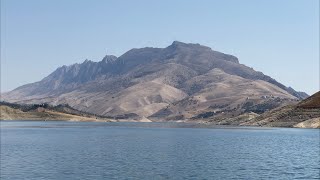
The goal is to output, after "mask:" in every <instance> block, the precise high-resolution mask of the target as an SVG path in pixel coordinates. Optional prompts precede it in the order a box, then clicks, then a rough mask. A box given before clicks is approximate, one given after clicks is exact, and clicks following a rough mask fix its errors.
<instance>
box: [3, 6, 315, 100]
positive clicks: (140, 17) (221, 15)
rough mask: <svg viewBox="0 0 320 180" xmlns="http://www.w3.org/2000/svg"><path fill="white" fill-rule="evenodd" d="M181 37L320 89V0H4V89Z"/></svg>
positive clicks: (288, 82)
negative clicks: (61, 69)
mask: <svg viewBox="0 0 320 180" xmlns="http://www.w3.org/2000/svg"><path fill="white" fill-rule="evenodd" d="M174 40H178V41H183V42H193V43H200V44H203V45H206V46H209V47H211V48H212V49H214V50H217V51H221V52H224V53H229V54H233V55H235V56H237V57H238V58H239V60H240V63H243V64H246V65H247V66H250V67H253V68H254V69H256V70H259V71H262V72H263V73H265V74H267V75H270V76H271V77H273V78H275V79H276V80H278V81H280V82H281V83H283V84H285V85H286V86H291V87H293V88H294V89H296V90H299V91H305V92H307V93H309V94H312V93H314V92H316V91H318V90H319V0H216V1H214V0H207V1H205V0H193V1H192V0H176V1H174V0H136V1H131V0H126V1H124V0H123V1H121V0H1V91H2V92H3V91H8V90H12V89H14V88H16V87H18V86H20V85H23V84H26V83H31V82H35V81H39V80H41V79H42V78H44V77H45V76H47V75H48V74H50V73H51V72H52V71H54V70H55V69H56V68H57V67H59V66H62V65H70V64H73V63H77V62H82V61H84V60H85V59H86V58H87V59H91V60H93V61H100V60H101V59H102V58H103V57H104V56H105V55H106V54H113V55H117V56H119V55H121V54H123V53H124V52H126V51H128V50H129V49H131V48H138V47H145V46H152V47H166V46H168V45H170V44H171V43H172V41H174Z"/></svg>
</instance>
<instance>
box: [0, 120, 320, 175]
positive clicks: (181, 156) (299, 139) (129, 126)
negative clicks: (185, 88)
mask: <svg viewBox="0 0 320 180" xmlns="http://www.w3.org/2000/svg"><path fill="white" fill-rule="evenodd" d="M0 123H1V164H0V165H1V171H0V173H1V175H0V179H2V180H6V179H14V180H16V179H46V180H47V179H59V180H60V179H319V178H320V175H319V173H320V147H319V145H320V144H319V143H320V140H319V138H320V137H319V136H320V134H319V130H312V129H285V128H243V127H241V128H236V127H214V126H212V127H210V126H204V125H189V124H176V123H97V122H91V123H87V122H57V121H56V122H35V121H32V122H22V121H10V122H7V121H1V122H0Z"/></svg>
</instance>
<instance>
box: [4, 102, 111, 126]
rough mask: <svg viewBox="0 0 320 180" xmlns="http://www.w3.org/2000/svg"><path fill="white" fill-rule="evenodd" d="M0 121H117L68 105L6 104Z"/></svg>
mask: <svg viewBox="0 0 320 180" xmlns="http://www.w3.org/2000/svg"><path fill="white" fill-rule="evenodd" d="M0 120H41V121H43V120H66V121H67V120H68V121H103V122H110V121H115V120H113V119H110V118H108V117H102V116H96V115H93V114H87V113H84V112H81V111H78V110H76V109H73V108H71V107H69V106H67V105H58V106H50V105H47V104H33V105H20V104H12V103H6V102H0Z"/></svg>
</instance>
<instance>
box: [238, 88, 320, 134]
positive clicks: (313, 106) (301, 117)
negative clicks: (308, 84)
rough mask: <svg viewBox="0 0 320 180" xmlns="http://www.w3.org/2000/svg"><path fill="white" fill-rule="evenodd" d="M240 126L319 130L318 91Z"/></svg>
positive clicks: (319, 96) (319, 94)
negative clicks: (293, 103)
mask: <svg viewBox="0 0 320 180" xmlns="http://www.w3.org/2000/svg"><path fill="white" fill-rule="evenodd" d="M240 124H241V123H240ZM241 125H258V126H276V127H302V128H320V91H319V92H317V93H315V94H314V95H312V96H310V97H309V98H307V99H305V100H303V101H301V102H299V103H298V104H296V105H290V106H284V107H280V108H276V109H274V110H272V111H269V112H265V113H263V114H261V115H260V116H258V117H256V118H252V119H251V120H250V121H247V122H243V123H242V124H241Z"/></svg>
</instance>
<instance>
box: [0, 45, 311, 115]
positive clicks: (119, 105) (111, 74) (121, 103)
mask: <svg viewBox="0 0 320 180" xmlns="http://www.w3.org/2000/svg"><path fill="white" fill-rule="evenodd" d="M232 83H235V85H234V84H232ZM250 86H252V89H250ZM239 87H241V88H242V89H241V88H239ZM228 88H229V89H228ZM230 88H234V92H233V91H231V89H230ZM246 88H248V89H247V90H246ZM159 89H160V90H161V91H158V90H159ZM221 89H224V90H225V92H228V93H223V92H219V91H220V90H221ZM212 90H214V91H212ZM139 91H144V92H143V93H139ZM246 91H248V92H249V91H250V92H251V91H252V92H251V94H250V93H248V92H246ZM171 94H173V95H174V96H171ZM219 94H220V95H219ZM196 96H201V97H200V98H198V99H201V98H203V99H202V100H197V101H196V102H197V103H199V104H201V108H199V107H194V108H195V109H193V111H194V114H192V113H191V114H188V113H186V114H185V115H184V116H183V118H186V117H188V118H191V117H193V116H197V115H198V114H197V113H200V112H201V113H203V112H202V111H208V108H209V107H210V106H211V105H210V103H214V101H215V100H217V101H219V102H220V101H221V100H219V98H223V97H224V98H227V97H231V96H237V97H236V98H230V99H229V101H227V100H226V101H225V102H223V103H225V104H229V106H230V107H229V108H231V104H232V103H233V101H239V104H240V105H239V106H241V107H242V105H243V103H244V102H245V100H246V98H248V97H250V96H252V97H253V99H257V100H256V101H255V102H254V103H258V101H259V103H261V102H263V101H265V100H264V99H263V98H262V96H270V97H271V96H277V97H279V98H280V99H282V101H283V103H291V101H295V100H296V99H303V98H305V96H306V95H305V94H303V93H300V92H297V91H295V90H293V89H292V88H289V87H286V86H284V85H283V84H281V83H279V82H277V81H276V80H274V79H273V78H271V77H269V76H266V75H264V74H263V73H262V72H258V71H255V70H254V69H253V68H250V67H247V66H245V65H243V64H240V63H239V60H238V58H237V57H235V56H232V55H228V54H224V53H221V52H218V51H213V50H212V49H211V48H209V47H206V46H202V45H200V44H187V43H183V42H179V41H174V42H173V43H172V44H171V45H169V46H168V47H166V48H151V47H146V48H138V49H131V50H129V51H127V52H126V53H124V54H123V55H121V56H119V57H116V56H112V55H106V56H105V57H104V58H103V59H102V60H101V61H99V62H93V61H90V60H86V61H84V62H83V63H80V64H78V63H76V64H72V65H70V66H62V67H59V68H57V69H56V70H55V71H54V72H52V73H51V74H50V75H48V76H47V77H45V78H43V79H42V80H41V81H39V82H35V83H31V84H27V85H23V86H21V87H18V88H16V89H15V90H13V91H11V92H8V93H5V94H3V95H2V97H3V99H4V100H6V101H9V102H18V103H43V102H46V103H51V104H64V103H66V104H70V105H71V106H72V107H74V108H78V109H80V110H87V111H88V112H90V113H96V114H101V115H110V116H118V115H124V114H136V115H137V116H140V117H142V116H152V115H153V114H156V113H157V112H158V111H163V110H165V109H166V108H169V109H170V108H171V107H173V106H172V104H174V103H177V102H179V101H182V100H183V99H186V98H194V97H196ZM219 96H221V97H219ZM168 97H169V99H168ZM176 97H177V98H176ZM170 98H171V99H170ZM217 98H218V99H217ZM210 99H211V100H210ZM184 101H185V100H184ZM240 102H241V103H240ZM178 104H179V103H178ZM181 106H182V105H181ZM199 106H200V105H199ZM233 106H234V105H232V107H233ZM188 107H189V106H188ZM192 107H193V106H192ZM139 108H140V109H139ZM186 108H187V107H186ZM189 108H191V105H190V107H189ZM141 109H144V110H143V111H141ZM180 109H181V107H180ZM187 109H188V108H187ZM155 110H157V112H154V111H155ZM238 110H239V111H243V109H241V108H239V109H238ZM171 112H172V113H175V114H174V115H172V116H179V115H178V114H179V111H177V112H175V110H173V109H171ZM150 113H153V114H150ZM187 114H188V115H187Z"/></svg>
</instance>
